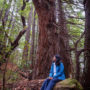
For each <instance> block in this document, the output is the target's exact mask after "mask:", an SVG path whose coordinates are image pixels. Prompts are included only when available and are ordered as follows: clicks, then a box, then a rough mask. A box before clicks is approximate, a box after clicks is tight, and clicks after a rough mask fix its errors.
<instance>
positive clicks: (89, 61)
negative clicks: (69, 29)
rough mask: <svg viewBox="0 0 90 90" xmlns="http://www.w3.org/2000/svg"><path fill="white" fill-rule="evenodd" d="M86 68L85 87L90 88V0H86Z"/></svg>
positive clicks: (86, 89)
mask: <svg viewBox="0 0 90 90" xmlns="http://www.w3.org/2000/svg"><path fill="white" fill-rule="evenodd" d="M85 15H86V21H85V68H84V80H83V81H84V87H85V90H90V0H85Z"/></svg>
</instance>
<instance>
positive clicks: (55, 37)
mask: <svg viewBox="0 0 90 90" xmlns="http://www.w3.org/2000/svg"><path fill="white" fill-rule="evenodd" d="M89 21H90V0H84V1H83V0H0V87H3V90H5V85H8V84H13V83H17V82H19V81H21V80H22V79H24V78H27V79H29V80H32V79H44V78H46V77H47V76H48V74H49V70H50V65H51V60H52V57H53V56H54V55H55V54H57V53H58V54H60V55H61V57H62V58H63V60H62V62H63V63H64V66H65V74H66V77H67V78H68V77H72V78H75V79H77V80H78V81H80V83H81V84H82V85H83V86H84V87H85V88H86V90H88V88H90V77H89V75H90V60H89V59H90V22H89Z"/></svg>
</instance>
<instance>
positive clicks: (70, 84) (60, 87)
mask: <svg viewBox="0 0 90 90" xmlns="http://www.w3.org/2000/svg"><path fill="white" fill-rule="evenodd" d="M53 90H83V87H82V86H81V84H80V83H79V82H78V81H77V80H76V79H71V78H68V79H65V80H63V81H61V82H58V83H57V84H56V85H55V87H54V89H53Z"/></svg>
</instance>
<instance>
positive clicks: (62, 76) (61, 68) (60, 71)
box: [49, 62, 65, 80]
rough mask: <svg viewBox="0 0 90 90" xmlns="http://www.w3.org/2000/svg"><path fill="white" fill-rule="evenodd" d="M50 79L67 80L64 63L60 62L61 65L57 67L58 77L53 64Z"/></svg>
mask: <svg viewBox="0 0 90 90" xmlns="http://www.w3.org/2000/svg"><path fill="white" fill-rule="evenodd" d="M49 77H53V78H58V79H60V80H65V73H64V65H63V63H62V62H60V64H59V65H56V75H54V62H53V63H52V65H51V69H50V73H49Z"/></svg>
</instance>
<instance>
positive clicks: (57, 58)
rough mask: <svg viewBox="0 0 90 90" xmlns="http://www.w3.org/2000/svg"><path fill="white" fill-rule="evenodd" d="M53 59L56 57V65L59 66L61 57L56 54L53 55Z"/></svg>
mask: <svg viewBox="0 0 90 90" xmlns="http://www.w3.org/2000/svg"><path fill="white" fill-rule="evenodd" d="M55 57H56V63H55V64H56V65H59V64H60V61H61V57H60V55H59V54H56V55H55Z"/></svg>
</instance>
